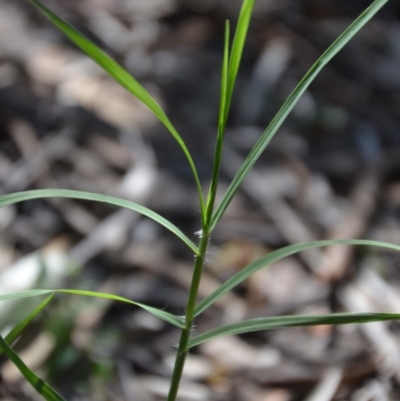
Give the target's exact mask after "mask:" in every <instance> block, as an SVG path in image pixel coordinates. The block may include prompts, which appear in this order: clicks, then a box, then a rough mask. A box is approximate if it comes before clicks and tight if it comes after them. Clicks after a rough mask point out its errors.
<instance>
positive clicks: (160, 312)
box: [0, 289, 184, 329]
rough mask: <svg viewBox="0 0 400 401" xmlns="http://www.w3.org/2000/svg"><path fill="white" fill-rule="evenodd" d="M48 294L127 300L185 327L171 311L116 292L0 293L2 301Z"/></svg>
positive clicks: (50, 291) (66, 290) (48, 291)
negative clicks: (124, 296)
mask: <svg viewBox="0 0 400 401" xmlns="http://www.w3.org/2000/svg"><path fill="white" fill-rule="evenodd" d="M48 294H72V295H83V296H86V297H94V298H105V299H110V300H113V301H119V302H125V303H128V304H131V305H136V306H139V307H140V308H142V309H144V310H146V311H147V312H149V313H151V314H153V315H154V316H157V317H158V318H160V319H162V320H164V321H166V322H168V323H171V324H172V325H174V326H176V327H179V328H180V329H181V328H183V326H184V325H183V320H182V319H181V318H180V317H178V316H175V315H173V314H171V313H168V312H164V311H163V310H161V309H157V308H153V307H152V306H148V305H145V304H142V303H139V302H134V301H131V300H130V299H127V298H123V297H120V296H118V295H114V294H107V293H104V292H94V291H84V290H70V289H62V290H28V291H18V292H13V293H9V294H3V295H0V301H5V300H10V299H19V298H31V297H37V296H40V295H48Z"/></svg>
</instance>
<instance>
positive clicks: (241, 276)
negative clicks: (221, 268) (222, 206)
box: [195, 239, 400, 316]
mask: <svg viewBox="0 0 400 401" xmlns="http://www.w3.org/2000/svg"><path fill="white" fill-rule="evenodd" d="M340 244H342V245H363V246H375V247H381V248H387V249H393V250H395V251H399V252H400V246H398V245H393V244H389V243H386V242H380V241H371V240H358V239H339V240H336V239H334V240H325V241H313V242H304V243H301V244H295V245H289V246H286V247H284V248H281V249H278V250H276V251H273V252H271V253H269V254H268V255H265V256H263V257H262V258H260V259H258V260H256V261H255V262H253V263H250V264H249V265H247V266H246V267H245V268H243V269H242V270H240V271H239V272H238V273H236V274H235V275H233V276H232V277H231V278H230V279H229V280H227V281H226V282H225V283H223V284H222V285H221V286H220V287H219V288H218V289H217V290H215V291H214V292H213V293H212V294H210V295H209V296H208V297H206V298H204V299H203V300H202V301H201V302H200V303H199V304H198V305H197V306H196V309H195V316H197V315H199V314H200V313H202V312H203V311H204V310H205V309H207V308H208V307H209V306H210V305H212V304H213V303H214V302H215V301H216V300H217V299H219V298H221V297H222V296H223V295H224V294H226V293H227V292H228V291H230V290H231V289H232V288H234V287H236V286H237V285H238V284H240V283H241V282H243V281H244V280H246V279H247V278H248V277H250V276H251V275H252V274H254V273H255V272H256V271H258V270H260V269H262V268H263V267H266V266H268V265H270V264H271V263H274V262H277V261H278V260H281V259H283V258H286V257H287V256H290V255H294V254H295V253H298V252H301V251H305V250H306V249H312V248H320V247H323V246H330V245H340Z"/></svg>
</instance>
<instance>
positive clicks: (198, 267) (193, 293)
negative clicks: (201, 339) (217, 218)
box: [167, 232, 210, 401]
mask: <svg viewBox="0 0 400 401" xmlns="http://www.w3.org/2000/svg"><path fill="white" fill-rule="evenodd" d="M209 238H210V234H209V233H208V232H203V234H202V237H201V240H200V244H199V253H198V254H197V256H196V259H195V261H194V271H193V276H192V283H191V285H190V290H189V299H188V303H187V306H186V316H185V327H184V328H183V329H182V332H181V338H180V340H179V345H178V352H177V354H176V359H175V365H174V371H173V373H172V379H171V386H170V389H169V394H168V399H167V400H168V401H175V400H176V396H177V394H178V390H179V384H180V382H181V378H182V373H183V367H184V366H185V361H186V356H187V354H188V344H189V340H190V335H191V330H192V326H193V320H194V309H195V306H196V300H197V293H198V290H199V285H200V280H201V274H202V272H203V266H204V262H205V257H206V252H207V248H208V241H209Z"/></svg>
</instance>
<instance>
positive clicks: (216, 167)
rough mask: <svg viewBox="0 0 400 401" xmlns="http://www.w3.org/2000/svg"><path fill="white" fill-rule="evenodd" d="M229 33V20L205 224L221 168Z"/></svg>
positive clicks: (212, 207)
mask: <svg viewBox="0 0 400 401" xmlns="http://www.w3.org/2000/svg"><path fill="white" fill-rule="evenodd" d="M229 35H230V25H229V21H226V23H225V40H224V57H223V62H222V74H221V99H220V105H219V118H218V133H217V142H216V146H215V153H214V163H213V172H212V178H211V184H210V190H209V193H208V197H207V207H206V210H207V224H208V223H209V221H210V220H211V218H212V213H213V209H214V203H215V197H216V194H217V187H218V178H219V172H220V169H221V158H222V147H223V143H224V135H225V128H226V120H227V107H228V69H229Z"/></svg>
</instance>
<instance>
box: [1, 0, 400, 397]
mask: <svg viewBox="0 0 400 401" xmlns="http://www.w3.org/2000/svg"><path fill="white" fill-rule="evenodd" d="M44 3H45V4H46V5H47V6H49V7H50V8H51V9H52V10H53V11H55V12H56V13H58V14H59V15H61V16H62V17H63V18H65V19H67V20H68V21H69V22H70V23H72V24H73V25H74V26H75V27H77V28H79V29H80V30H81V31H82V32H83V33H84V34H86V35H87V36H88V37H89V38H91V39H92V40H93V41H94V42H95V43H97V44H99V45H100V46H101V47H102V48H103V49H105V50H106V51H107V52H108V53H109V54H110V55H112V56H113V57H114V58H115V59H116V60H118V61H119V62H120V63H121V64H122V65H124V66H125V67H126V69H127V70H128V71H129V72H131V73H132V74H133V75H134V76H135V77H136V78H137V79H138V80H139V81H140V82H141V83H142V84H143V85H144V86H145V87H146V88H147V89H148V90H149V91H150V92H151V93H152V95H153V96H154V97H155V98H156V99H157V100H158V101H159V102H160V103H161V104H162V105H163V107H164V108H165V109H166V111H167V113H168V115H169V116H170V118H171V120H172V122H173V123H174V124H175V126H176V127H177V128H178V130H179V132H180V133H181V135H182V136H183V138H184V140H185V141H186V143H187V145H188V147H189V149H190V151H191V152H192V154H193V156H194V159H195V162H196V164H197V166H198V171H199V174H200V178H201V180H202V183H203V184H204V188H207V186H208V184H209V180H210V175H211V166H212V156H213V151H214V149H213V146H214V140H215V136H216V121H217V115H218V103H219V87H220V84H219V80H220V70H221V62H222V56H221V55H222V47H223V26H224V20H225V19H227V18H228V19H230V20H231V21H232V22H233V23H234V22H235V21H236V18H237V15H238V11H239V8H240V5H241V1H239V0H70V1H57V0H47V1H45V2H44ZM370 3H371V1H370V0H353V1H351V2H349V1H345V0H335V1H333V0H324V1H318V0H257V1H256V6H255V12H254V18H253V20H252V24H251V30H250V33H249V38H248V41H247V45H246V49H245V52H244V58H243V64H242V68H241V70H240V75H239V78H238V82H237V88H236V91H235V95H234V101H233V105H232V112H231V116H230V120H229V124H228V130H227V134H226V147H225V152H224V160H223V165H222V172H221V184H220V187H219V192H220V194H221V195H222V194H223V193H224V190H225V189H226V188H227V185H228V184H229V181H230V179H232V177H233V175H234V174H235V172H236V171H237V169H238V167H239V166H240V164H241V162H242V161H243V160H244V157H245V156H246V155H247V153H248V152H249V151H250V149H251V148H252V146H253V144H254V143H255V142H256V140H257V138H258V137H259V136H260V135H261V133H262V132H263V130H264V129H265V127H266V126H267V125H268V122H269V121H270V120H271V118H272V117H273V116H274V114H275V113H276V112H277V111H278V109H279V108H280V106H281V105H282V103H283V101H284V100H285V99H286V97H287V96H288V95H289V94H290V92H291V91H292V89H293V88H294V87H295V85H296V84H297V83H298V82H299V80H300V79H301V77H302V76H303V75H304V74H305V72H306V71H307V70H308V68H309V67H310V66H311V65H312V63H313V62H314V61H315V60H316V59H317V58H318V56H319V55H320V54H321V53H322V52H323V51H324V50H325V49H326V48H327V47H328V46H329V44H331V43H332V41H333V40H334V39H335V38H336V37H337V36H338V35H339V34H340V33H341V32H342V31H343V30H344V29H345V28H346V27H347V26H348V25H349V23H350V22H351V21H352V20H353V19H354V18H355V17H356V16H357V15H358V14H359V13H361V11H362V10H363V9H365V8H366V7H367V6H368V5H369V4H370ZM399 18H400V4H399V3H398V2H396V1H390V2H389V4H388V5H386V7H385V8H384V9H383V10H382V11H381V12H380V13H379V15H378V16H377V17H376V18H374V19H373V20H372V21H371V22H370V23H369V24H368V25H367V27H366V28H364V29H363V30H362V31H361V32H360V33H359V34H358V35H357V36H356V37H355V39H354V40H353V41H352V42H351V43H350V44H348V45H347V46H346V48H345V49H343V50H342V51H341V52H340V54H339V55H338V56H337V57H336V58H335V59H334V60H333V61H332V62H331V63H330V64H329V66H328V67H327V68H325V70H324V71H323V72H322V73H321V74H320V76H319V77H318V78H317V79H316V80H315V82H314V83H313V84H312V85H311V87H310V89H309V90H308V91H307V92H306V93H305V95H304V96H303V97H302V98H301V100H300V101H299V103H298V105H297V106H296V108H295V109H294V110H293V112H292V113H291V115H290V117H289V118H288V120H287V122H286V123H285V124H284V125H283V127H282V128H281V129H280V131H279V132H278V134H277V136H276V137H275V138H274V140H273V141H272V143H271V144H270V146H269V148H268V149H267V151H266V152H265V153H264V154H263V156H262V157H261V158H260V160H259V161H258V162H257V164H256V166H255V168H254V170H253V171H252V172H251V173H250V174H249V175H248V177H247V179H246V181H245V182H244V184H243V186H242V188H241V190H240V192H239V193H238V194H237V196H236V198H235V199H234V201H233V202H232V204H231V206H230V208H229V209H228V211H227V213H226V215H225V217H224V218H223V220H222V221H221V223H220V225H219V226H218V228H217V229H216V230H215V233H214V236H213V241H212V244H211V247H210V252H209V255H208V267H207V269H206V270H205V272H204V276H203V281H202V283H201V287H200V292H199V296H200V297H204V296H206V295H207V294H209V293H210V292H212V291H213V290H214V289H215V288H216V287H217V286H218V285H219V284H220V283H222V282H223V281H224V280H226V279H227V278H229V277H230V276H231V275H232V274H234V273H235V272H237V271H238V270H240V269H241V268H243V267H244V266H246V265H247V264H248V263H250V262H251V261H253V260H255V259H257V258H259V257H261V256H262V255H265V254H267V253H268V252H270V251H272V250H274V249H277V248H279V247H282V246H285V245H289V244H292V243H296V242H305V241H312V240H316V239H328V238H368V239H374V240H381V241H388V242H391V243H395V244H400V220H399V217H400V134H399V128H400V121H399V112H398V111H399V106H400V95H399V93H400V92H399V89H400V72H399V68H400V21H399ZM39 188H67V189H75V190H83V191H91V192H98V193H106V194H110V195H115V196H120V197H123V198H126V199H130V200H133V201H135V202H138V203H141V204H143V205H145V206H147V207H150V208H152V209H154V210H155V211H156V212H158V213H160V214H161V215H163V216H164V217H166V218H168V219H170V220H171V221H172V222H173V223H174V224H176V225H177V226H178V227H179V228H181V229H182V230H183V231H184V232H185V233H187V235H188V236H189V237H190V238H192V239H193V240H195V239H196V236H195V234H194V233H195V232H196V231H197V230H198V229H199V207H198V204H197V195H196V191H195V186H194V184H193V180H192V176H191V172H190V169H189V167H188V166H187V163H186V161H185V158H184V156H183V155H182V152H181V150H180V148H179V147H178V145H177V144H176V143H175V142H174V140H173V138H172V137H171V136H170V134H169V133H168V132H166V130H165V129H164V127H163V126H161V124H159V123H158V122H157V121H156V119H155V118H154V117H153V116H152V114H151V113H150V112H149V111H148V110H147V109H146V108H145V107H144V106H143V105H141V104H140V103H139V102H138V101H136V100H135V99H134V98H133V97H132V96H131V95H130V94H129V93H128V92H126V91H125V90H124V89H122V88H120V87H119V86H118V85H117V84H116V83H114V82H113V81H112V79H111V78H109V77H108V76H107V75H106V74H105V73H103V72H102V71H101V70H100V68H98V67H97V66H96V65H95V64H94V63H93V62H92V61H90V60H89V59H88V58H87V57H85V56H84V55H83V54H81V53H80V52H79V51H78V50H77V49H76V48H75V47H74V46H73V45H71V44H70V43H69V42H68V41H67V40H66V39H65V38H64V37H63V35H62V34H61V33H59V32H58V31H57V30H56V29H55V28H54V27H53V26H52V25H50V23H48V22H47V21H46V20H44V18H42V16H41V15H39V13H38V12H37V11H36V10H35V9H34V8H33V7H32V6H31V5H30V4H29V3H28V2H26V1H23V0H0V191H1V193H2V194H5V193H11V192H17V191H23V190H29V189H39ZM0 227H1V235H0V242H1V246H0V292H2V293H4V292H10V291H14V290H23V289H30V288H72V287H73V288H80V289H90V290H95V291H105V292H113V293H116V294H119V295H121V296H124V297H128V298H130V299H134V300H136V301H140V302H145V303H148V304H151V305H153V306H156V307H159V308H164V309H165V310H168V311H170V312H173V313H177V314H183V312H184V308H185V303H186V297H187V292H188V287H189V284H190V278H191V273H192V267H191V266H192V261H193V256H192V254H191V253H190V251H189V250H188V249H186V247H185V245H183V244H182V243H180V242H179V240H177V239H176V238H175V237H174V236H173V235H172V234H170V233H169V232H167V231H166V230H165V229H163V228H161V227H159V226H158V225H157V224H156V223H154V222H153V221H151V220H149V219H146V218H143V217H141V216H139V215H136V214H134V213H133V212H130V211H126V210H118V209H116V208H113V207H110V206H105V205H103V204H95V203H90V202H79V201H75V200H67V199H47V200H35V201H29V202H25V203H21V204H18V205H15V206H10V207H7V208H3V209H0ZM399 262H400V257H399V256H398V255H396V254H395V253H394V252H389V251H382V250H379V249H365V248H357V249H354V248H349V247H345V246H340V247H330V248H325V249H321V250H313V251H308V252H303V253H302V254H300V255H298V256H293V257H290V258H287V259H284V260H283V261H281V262H279V263H276V264H274V265H272V266H270V267H269V268H267V269H263V270H261V271H259V272H258V273H257V274H256V275H254V276H253V277H251V278H250V279H249V280H248V281H247V282H246V283H244V284H243V285H241V286H240V287H239V288H237V289H236V290H235V292H232V293H230V294H228V295H227V296H225V297H224V298H222V299H221V300H220V301H219V302H218V303H217V304H216V305H215V306H213V307H211V308H210V309H209V310H207V311H206V312H205V313H204V315H202V316H201V317H200V318H199V319H198V321H197V326H196V331H197V332H202V331H205V330H208V329H211V328H212V327H215V326H218V325H221V324H226V323H232V322H236V321H239V320H242V319H245V318H254V317H262V316H273V315H281V314H294V313H314V314H316V313H329V312H341V311H350V312H361V311H386V312H394V311H399V305H400V275H399V272H398V267H399ZM33 305H34V301H32V300H30V301H28V302H25V303H2V304H0V308H1V309H0V314H1V316H2V318H1V321H0V328H1V329H2V331H3V332H7V330H9V328H10V327H12V323H13V322H15V321H16V320H17V319H18V318H21V317H22V316H24V315H26V314H27V313H28V312H27V311H28V310H30V309H31V308H32V306H33ZM10 325H11V326H10ZM399 331H400V327H399V325H398V324H397V323H391V324H388V323H374V324H369V325H364V326H360V327H357V326H342V327H337V328H332V327H328V326H326V327H325V326H321V327H315V328H305V329H301V328H293V329H287V330H277V331H269V332H261V333H252V334H248V335H244V336H235V337H228V338H222V339H216V340H214V341H211V342H209V343H206V344H203V345H202V346H199V347H197V348H196V349H194V351H193V352H192V354H191V356H190V358H189V359H188V362H187V366H186V370H185V379H184V382H183V384H182V392H181V397H180V399H181V400H188V401H197V400H198V401H201V400H221V401H224V400H227V401H228V400H229V401H231V400H233V401H300V400H304V401H329V400H336V401H339V400H343V401H344V400H351V401H375V400H379V401H385V400H399V399H400V390H399V389H400V343H399V335H398V334H399ZM178 338H179V333H178V331H177V330H176V329H175V328H172V327H170V326H168V325H167V324H165V323H163V322H161V321H159V320H157V319H156V318H155V317H153V316H150V315H149V314H147V313H145V312H144V311H142V310H139V309H136V308H134V307H132V306H127V305H123V304H115V303H111V302H108V301H105V300H102V301H98V300H93V299H86V298H85V299H83V298H79V297H69V296H65V297H63V296H57V297H56V300H55V301H53V304H52V307H50V308H47V309H46V310H45V312H44V313H43V316H42V319H38V320H37V321H36V322H35V323H34V324H33V325H32V326H30V328H29V330H27V331H26V332H25V333H24V335H23V337H22V338H21V340H20V341H19V343H18V344H17V346H16V350H18V352H19V354H20V355H21V357H22V358H23V359H24V361H26V363H27V364H28V365H29V366H31V367H32V368H34V369H35V371H36V372H37V373H38V374H39V375H40V376H42V377H43V378H46V379H48V380H49V382H50V383H52V385H54V386H55V388H56V389H57V390H58V391H59V392H60V393H61V394H62V395H63V396H64V397H65V398H66V399H68V400H71V401H86V400H87V401H108V400H113V401H116V400H118V401H119V400H121V401H153V400H164V399H165V397H166V394H167V391H168V383H169V377H170V375H171V371H172V366H173V360H174V352H175V348H174V344H176V342H177V340H178ZM0 372H1V383H0V399H2V400H7V401H14V400H39V399H40V397H38V396H37V395H35V393H34V392H33V390H32V389H31V388H30V387H29V385H28V384H26V383H25V381H24V380H21V378H20V375H19V374H18V372H16V370H15V369H14V368H13V367H12V366H11V364H10V363H9V362H7V360H6V359H5V358H3V357H2V359H1V367H0Z"/></svg>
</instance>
